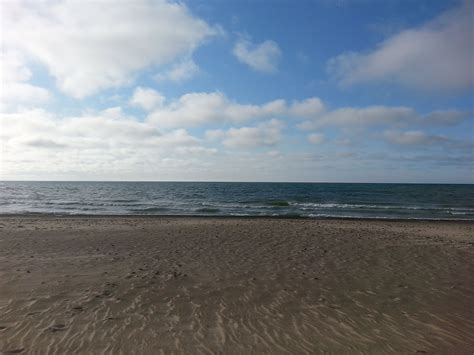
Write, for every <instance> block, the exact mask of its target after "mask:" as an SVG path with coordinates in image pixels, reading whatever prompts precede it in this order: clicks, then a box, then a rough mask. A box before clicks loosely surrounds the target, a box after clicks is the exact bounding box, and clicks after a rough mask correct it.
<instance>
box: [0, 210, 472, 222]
mask: <svg viewBox="0 0 474 355" xmlns="http://www.w3.org/2000/svg"><path fill="white" fill-rule="evenodd" d="M9 217H12V218H22V217H25V218H32V217H38V218H50V217H53V218H156V219H163V218H171V219H172V218H177V219H186V218H192V219H199V218H204V219H213V218H215V219H249V220H254V219H256V220H258V219H262V220H265V219H269V220H272V219H277V220H278V219H283V220H285V219H287V220H310V221H312V220H314V221H325V220H327V221H331V220H336V221H338V220H340V221H368V222H371V221H373V222H376V221H386V222H434V223H436V222H453V223H457V222H459V223H467V224H471V223H473V224H474V219H447V218H400V217H393V218H392V217H346V216H344V217H337V216H328V217H323V216H318V217H309V216H299V215H275V216H267V215H261V216H258V215H200V214H194V215H193V214H189V215H187V214H173V215H172V214H170V215H167V214H79V213H77V214H67V213H42V212H38V213H35V212H28V213H11V214H9V213H0V218H9Z"/></svg>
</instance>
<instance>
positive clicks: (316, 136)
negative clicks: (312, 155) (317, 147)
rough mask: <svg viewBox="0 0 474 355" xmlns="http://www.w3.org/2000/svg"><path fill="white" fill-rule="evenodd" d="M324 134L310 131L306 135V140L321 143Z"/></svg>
mask: <svg viewBox="0 0 474 355" xmlns="http://www.w3.org/2000/svg"><path fill="white" fill-rule="evenodd" d="M325 139H326V138H325V137H324V134H322V133H312V134H310V135H309V136H308V142H310V143H311V144H321V143H324V141H325Z"/></svg>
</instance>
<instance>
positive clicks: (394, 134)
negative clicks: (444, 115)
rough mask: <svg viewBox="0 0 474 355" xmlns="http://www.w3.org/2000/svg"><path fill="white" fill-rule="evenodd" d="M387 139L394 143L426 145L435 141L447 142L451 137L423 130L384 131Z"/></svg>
mask: <svg viewBox="0 0 474 355" xmlns="http://www.w3.org/2000/svg"><path fill="white" fill-rule="evenodd" d="M384 137H385V139H386V140H387V141H388V142H390V143H393V144H399V145H425V144H434V143H446V142H448V141H449V139H448V138H447V137H445V136H440V135H428V134H426V133H424V132H422V131H406V132H401V131H394V130H388V131H385V132H384Z"/></svg>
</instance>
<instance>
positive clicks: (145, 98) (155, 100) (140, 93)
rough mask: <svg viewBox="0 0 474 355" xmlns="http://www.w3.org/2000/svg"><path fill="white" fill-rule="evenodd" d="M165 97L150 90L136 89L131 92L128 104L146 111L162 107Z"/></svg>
mask: <svg viewBox="0 0 474 355" xmlns="http://www.w3.org/2000/svg"><path fill="white" fill-rule="evenodd" d="M164 101H165V97H164V96H163V95H161V94H160V93H159V92H158V91H156V90H154V89H151V88H142V87H137V88H136V89H135V91H134V92H133V96H132V98H131V99H130V104H131V105H133V106H138V107H141V108H143V109H144V110H146V111H151V110H152V109H154V108H156V107H159V106H161V105H163V103H164Z"/></svg>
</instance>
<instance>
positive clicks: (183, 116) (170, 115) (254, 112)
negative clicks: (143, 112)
mask: <svg viewBox="0 0 474 355" xmlns="http://www.w3.org/2000/svg"><path fill="white" fill-rule="evenodd" d="M320 110H322V103H321V101H320V100H319V99H317V98H310V99H306V100H303V101H294V102H293V103H292V104H291V105H288V104H287V103H286V101H285V100H281V99H279V100H273V101H269V102H267V103H265V104H262V105H252V104H241V103H237V102H235V101H232V100H230V99H229V98H227V97H226V96H225V95H224V94H223V93H220V92H211V93H206V92H200V93H188V94H185V95H183V96H181V97H180V98H178V99H177V100H174V101H171V102H169V104H167V105H164V106H162V107H159V108H157V109H155V110H154V111H152V112H151V113H150V115H149V116H148V120H149V121H150V122H153V123H155V124H157V125H158V126H160V127H188V126H200V125H206V124H212V123H232V124H236V123H243V122H246V121H248V120H250V119H258V118H265V117H268V118H270V117H275V116H295V117H301V118H305V117H306V118H309V117H312V116H313V115H315V114H316V113H317V112H319V111H320Z"/></svg>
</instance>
